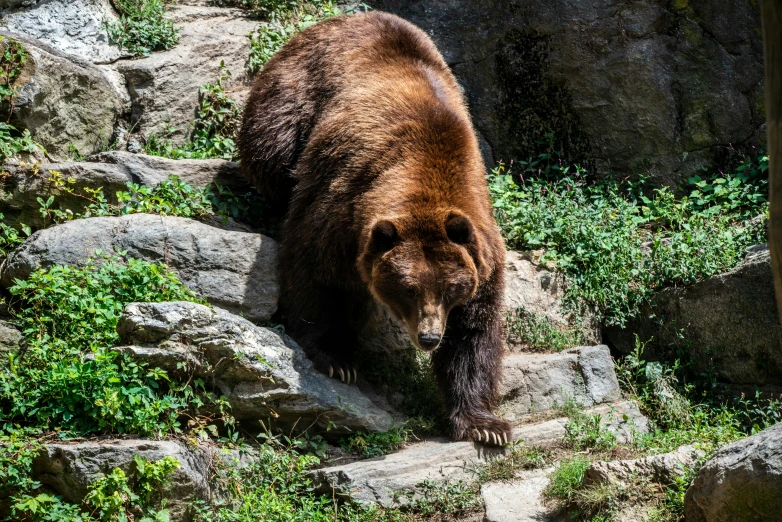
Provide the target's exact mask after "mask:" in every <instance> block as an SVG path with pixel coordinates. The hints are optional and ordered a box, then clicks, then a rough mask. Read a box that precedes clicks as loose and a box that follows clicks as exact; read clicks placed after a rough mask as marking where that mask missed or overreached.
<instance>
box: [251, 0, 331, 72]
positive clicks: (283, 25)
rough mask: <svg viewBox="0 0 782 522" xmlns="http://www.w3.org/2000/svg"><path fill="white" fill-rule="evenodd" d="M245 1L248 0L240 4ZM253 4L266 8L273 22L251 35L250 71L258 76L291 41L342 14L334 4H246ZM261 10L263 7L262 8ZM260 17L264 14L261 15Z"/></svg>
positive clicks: (275, 0) (323, 0)
mask: <svg viewBox="0 0 782 522" xmlns="http://www.w3.org/2000/svg"><path fill="white" fill-rule="evenodd" d="M239 1H244V0H239ZM246 1H247V2H249V3H257V4H259V5H260V4H263V7H262V9H264V12H263V14H264V15H265V16H268V19H269V21H268V22H267V23H265V24H261V25H259V26H258V29H257V30H256V31H255V32H254V33H250V35H249V38H250V55H249V57H248V58H247V65H246V67H247V71H248V72H249V73H250V74H257V73H259V72H260V71H261V70H262V69H263V66H264V65H265V64H266V62H268V61H269V60H270V59H271V57H272V56H274V54H275V53H276V52H277V51H279V50H280V48H281V47H282V46H283V45H285V42H287V41H288V40H290V39H291V37H292V36H293V35H294V34H296V33H298V32H300V31H303V30H304V29H306V28H307V27H310V26H311V25H314V24H316V23H318V22H320V21H321V20H325V19H326V18H331V17H333V16H339V15H341V14H343V13H342V11H340V9H339V8H338V7H337V6H336V4H334V3H332V2H331V1H330V0H318V1H315V2H306V3H300V2H285V1H280V0H271V1H268V2H267V1H260V2H256V1H255V0H246ZM259 9H260V7H259ZM258 12H259V13H260V11H258Z"/></svg>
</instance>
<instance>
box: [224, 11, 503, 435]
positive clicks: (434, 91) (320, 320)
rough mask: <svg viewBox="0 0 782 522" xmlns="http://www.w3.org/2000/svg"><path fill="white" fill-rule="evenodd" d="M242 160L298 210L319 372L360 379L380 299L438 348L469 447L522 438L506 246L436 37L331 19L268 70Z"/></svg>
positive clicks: (291, 278) (401, 26)
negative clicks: (503, 383)
mask: <svg viewBox="0 0 782 522" xmlns="http://www.w3.org/2000/svg"><path fill="white" fill-rule="evenodd" d="M239 148H240V151H241V167H242V171H243V173H244V175H245V176H247V177H248V178H249V179H250V180H251V181H252V182H253V183H254V184H255V185H256V186H257V187H258V189H259V190H260V191H261V193H262V195H264V197H265V198H266V200H267V202H269V203H270V204H272V205H275V206H276V207H277V208H278V209H281V210H283V209H287V214H286V215H285V218H284V221H283V224H282V230H281V237H282V245H281V259H280V269H281V280H282V282H281V284H282V298H281V303H280V304H281V309H282V311H283V313H285V314H286V316H287V321H288V323H287V325H288V329H289V331H290V333H291V336H292V337H293V338H294V339H295V340H296V341H297V342H298V343H299V344H300V345H301V346H302V348H303V349H304V350H305V351H306V353H307V355H308V356H309V357H310V359H311V360H312V361H313V363H314V364H315V366H316V368H318V369H319V370H320V371H323V372H325V373H328V374H329V375H330V376H335V377H339V378H340V379H342V380H343V381H346V382H348V383H350V382H351V381H353V382H355V379H356V369H355V367H356V353H355V351H356V344H357V342H356V333H357V330H358V328H359V326H361V322H362V321H364V320H365V316H366V311H367V310H368V309H370V308H371V306H370V305H371V300H373V299H374V300H377V301H379V302H380V303H382V304H383V305H385V306H386V307H387V308H388V309H389V310H390V311H391V313H392V314H393V315H394V316H395V317H397V318H398V319H399V320H400V321H401V322H403V323H404V324H405V325H406V327H407V330H408V331H409V333H410V338H411V340H412V342H413V343H414V344H415V345H416V346H417V347H418V348H420V349H422V350H425V351H430V352H432V355H431V359H432V366H433V368H434V372H435V378H436V380H437V383H438V386H439V388H440V390H441V392H442V399H443V401H444V403H445V408H446V411H447V413H448V417H449V418H448V420H449V422H450V425H451V427H452V435H453V437H454V438H455V439H457V440H463V439H471V440H475V441H481V442H484V443H489V444H504V443H508V442H509V440H510V435H511V433H510V425H509V424H508V423H507V422H505V421H503V420H502V419H500V418H498V417H496V416H494V415H493V414H492V413H491V410H492V408H493V407H495V406H496V404H497V387H498V382H499V380H500V372H501V358H502V352H503V320H502V314H501V309H502V295H503V285H504V274H503V267H504V259H505V248H504V245H503V241H502V238H501V236H500V232H499V229H498V227H497V224H496V222H495V221H494V217H493V214H492V208H491V202H490V199H489V193H488V188H487V183H486V179H485V171H484V165H483V162H482V159H481V155H480V152H479V149H478V143H477V140H476V136H475V131H474V129H473V127H472V122H471V120H470V116H469V113H468V111H467V107H466V104H465V100H464V97H463V95H462V93H461V91H460V89H459V86H458V85H457V83H456V80H455V79H454V77H453V75H452V74H451V72H450V70H449V69H448V66H447V65H446V63H445V61H444V60H443V58H442V56H441V55H440V53H439V52H438V51H437V48H436V47H435V45H434V43H432V41H431V40H430V39H429V38H428V36H427V35H426V34H425V33H424V32H423V31H421V30H420V29H418V28H417V27H415V26H414V25H412V24H410V23H408V22H406V21H404V20H402V19H401V18H398V17H396V16H393V15H390V14H386V13H382V12H371V13H364V14H358V15H353V16H343V17H337V18H332V19H329V20H326V21H324V22H321V23H319V24H317V25H315V26H313V27H310V28H308V29H306V30H305V31H303V32H301V33H299V34H298V35H296V36H295V37H293V38H292V39H291V40H290V41H289V42H288V43H287V44H286V45H285V46H284V47H283V48H282V49H281V50H280V51H279V52H278V53H277V54H276V55H275V56H274V57H273V58H272V59H271V60H270V61H269V62H268V63H267V64H266V66H265V67H264V69H263V71H262V72H261V74H260V75H259V77H258V79H257V80H256V82H255V85H254V86H253V89H252V93H251V95H250V97H249V99H248V101H247V105H246V107H245V111H244V120H243V123H242V128H241V132H240V137H239Z"/></svg>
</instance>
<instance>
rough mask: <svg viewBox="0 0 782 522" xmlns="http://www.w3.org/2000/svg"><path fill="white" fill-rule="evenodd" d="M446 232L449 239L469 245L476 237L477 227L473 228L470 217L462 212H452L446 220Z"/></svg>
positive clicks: (458, 243)
mask: <svg viewBox="0 0 782 522" xmlns="http://www.w3.org/2000/svg"><path fill="white" fill-rule="evenodd" d="M445 233H446V234H448V239H450V240H451V241H453V242H454V243H456V244H457V245H467V244H469V243H472V242H473V240H474V239H475V229H473V226H472V223H471V222H470V219H469V218H468V217H467V216H465V215H462V214H456V213H451V214H450V215H449V216H448V218H447V219H446V220H445Z"/></svg>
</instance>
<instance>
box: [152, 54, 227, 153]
mask: <svg viewBox="0 0 782 522" xmlns="http://www.w3.org/2000/svg"><path fill="white" fill-rule="evenodd" d="M230 78H231V71H229V70H228V69H226V68H225V64H224V63H223V62H220V75H219V77H218V78H217V80H216V81H215V82H214V83H207V84H206V85H204V86H203V87H201V90H200V91H199V94H198V115H197V116H196V119H195V120H194V121H193V124H192V127H191V130H190V132H189V135H188V137H187V141H186V142H185V143H184V144H182V145H179V146H177V145H175V144H174V143H173V142H172V141H171V140H167V139H166V138H165V137H164V136H163V137H161V136H157V135H151V136H149V137H147V141H146V143H145V145H144V152H145V153H146V154H151V155H153V156H163V157H166V158H172V159H184V158H190V159H208V158H223V159H227V160H232V159H236V156H237V154H238V151H237V149H236V141H235V138H236V134H237V132H238V125H239V121H240V119H241V109H240V108H239V105H238V104H237V103H236V101H234V100H233V99H232V98H231V97H229V96H228V94H226V92H225V85H224V83H225V82H227V81H229V79H230Z"/></svg>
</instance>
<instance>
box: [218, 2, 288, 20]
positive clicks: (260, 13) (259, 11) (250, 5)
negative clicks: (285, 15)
mask: <svg viewBox="0 0 782 522" xmlns="http://www.w3.org/2000/svg"><path fill="white" fill-rule="evenodd" d="M209 3H210V4H212V5H215V6H218V7H238V8H240V9H244V10H245V11H246V12H247V14H248V15H249V16H251V17H255V18H268V17H269V16H271V15H272V14H273V13H280V12H285V11H291V10H294V9H296V7H298V5H299V3H300V2H299V1H298V0H210V2H209Z"/></svg>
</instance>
